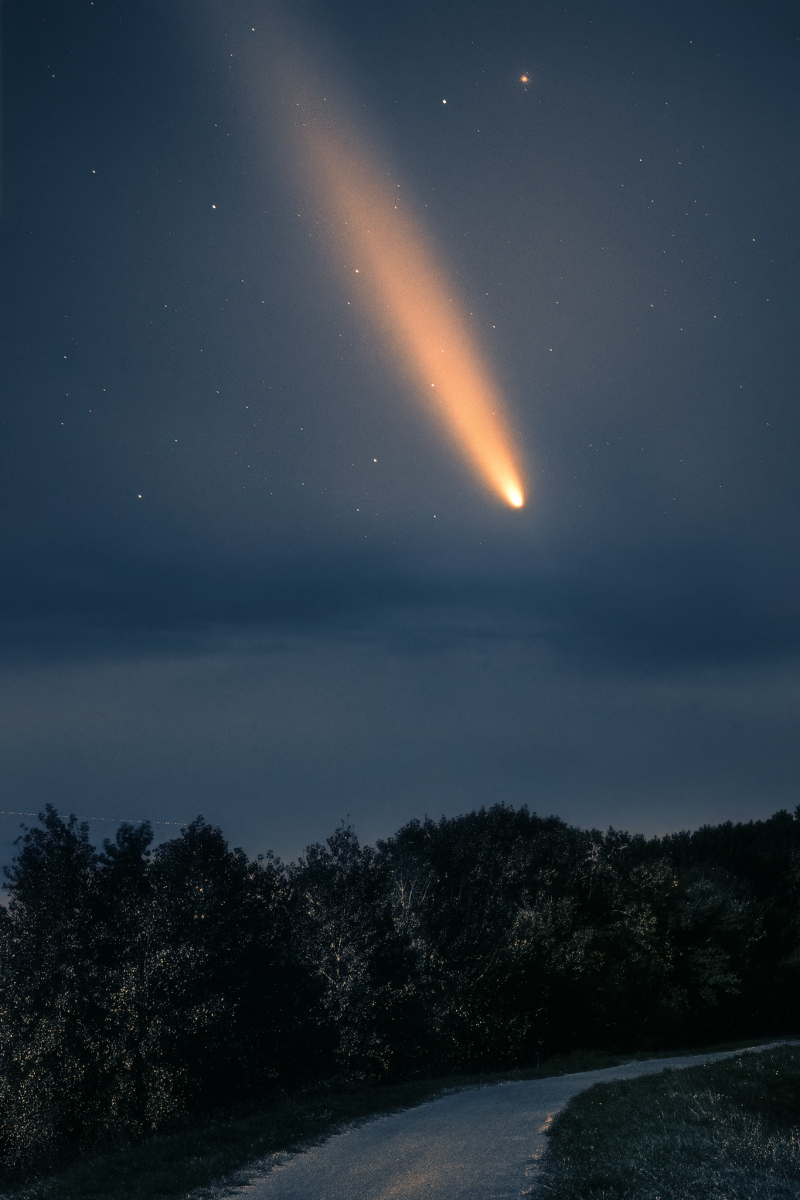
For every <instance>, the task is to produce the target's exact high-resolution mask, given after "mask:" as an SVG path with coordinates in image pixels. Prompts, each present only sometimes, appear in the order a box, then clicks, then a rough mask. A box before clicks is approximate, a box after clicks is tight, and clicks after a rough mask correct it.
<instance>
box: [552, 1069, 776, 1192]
mask: <svg viewBox="0 0 800 1200" xmlns="http://www.w3.org/2000/svg"><path fill="white" fill-rule="evenodd" d="M548 1136H549V1144H548V1148H547V1151H546V1153H545V1155H544V1156H543V1158H542V1160H541V1163H540V1174H539V1177H538V1179H537V1183H536V1187H535V1188H534V1194H535V1195H536V1196H537V1197H539V1196H540V1197H542V1200H545V1198H546V1200H600V1198H601V1197H603V1198H604V1200H789V1198H790V1197H791V1198H792V1200H797V1197H798V1196H800V1045H794V1046H781V1047H777V1048H776V1049H773V1050H767V1051H764V1052H763V1053H761V1054H743V1055H741V1056H736V1057H734V1058H730V1059H725V1060H722V1061H721V1062H716V1063H710V1064H708V1065H707V1066H698V1067H691V1068H689V1069H688V1070H679V1071H666V1072H665V1073H663V1074H660V1075H651V1076H644V1077H642V1078H639V1079H632V1080H620V1081H617V1082H615V1083H602V1084H596V1085H595V1086H594V1087H592V1088H589V1089H588V1090H587V1091H585V1092H582V1093H580V1094H579V1095H577V1096H576V1097H575V1098H574V1099H573V1100H572V1101H571V1102H570V1103H569V1104H568V1105H567V1107H566V1108H565V1109H564V1110H563V1111H562V1112H561V1113H560V1114H559V1115H558V1116H557V1117H556V1119H555V1121H554V1122H553V1124H552V1125H551V1127H550V1129H549V1130H548Z"/></svg>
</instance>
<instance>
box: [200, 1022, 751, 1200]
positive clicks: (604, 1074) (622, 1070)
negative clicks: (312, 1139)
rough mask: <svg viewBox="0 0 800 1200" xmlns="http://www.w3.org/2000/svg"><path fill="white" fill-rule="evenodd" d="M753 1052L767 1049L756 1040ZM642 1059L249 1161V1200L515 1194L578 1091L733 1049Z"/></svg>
mask: <svg viewBox="0 0 800 1200" xmlns="http://www.w3.org/2000/svg"><path fill="white" fill-rule="evenodd" d="M757 1049H759V1050H762V1049H767V1047H765V1046H759V1047H757ZM740 1053H742V1051H741V1050H737V1051H728V1052H726V1053H720V1054H712V1055H696V1056H691V1057H689V1056H686V1057H681V1058H660V1059H650V1060H648V1061H647V1062H638V1063H627V1064H625V1065H624V1066H620V1067H608V1068H606V1069H604V1070H602V1071H583V1072H581V1073H579V1074H576V1075H562V1076H558V1077H556V1078H552V1079H531V1080H524V1081H522V1082H514V1083H499V1084H493V1085H491V1086H488V1087H479V1088H470V1089H468V1090H465V1091H463V1092H456V1093H453V1094H451V1095H449V1096H443V1097H441V1098H440V1099H438V1100H430V1101H428V1102H426V1103H425V1104H421V1105H419V1106H418V1107H417V1108H411V1109H407V1110H406V1111H405V1112H401V1113H395V1114H394V1115H392V1116H388V1117H378V1118H375V1119H373V1120H370V1121H369V1122H367V1123H366V1124H364V1125H360V1126H357V1127H355V1128H351V1129H348V1130H346V1131H345V1132H343V1133H338V1134H334V1135H333V1136H332V1137H330V1138H329V1139H328V1140H327V1141H326V1142H323V1143H322V1144H321V1145H319V1146H313V1147H311V1148H310V1149H308V1150H304V1151H302V1152H300V1153H298V1154H276V1155H273V1156H271V1157H270V1158H269V1159H267V1160H265V1161H264V1162H263V1163H259V1164H258V1165H254V1167H253V1174H252V1176H251V1179H250V1182H249V1183H248V1184H246V1185H245V1186H240V1187H238V1188H232V1189H230V1190H227V1191H222V1192H220V1193H218V1195H219V1196H220V1200H221V1198H222V1197H233V1196H247V1197H249V1198H250V1200H423V1198H424V1200H519V1197H521V1196H523V1195H524V1194H525V1193H527V1192H529V1191H530V1189H531V1188H532V1187H533V1185H534V1183H535V1175H536V1159H537V1158H538V1157H539V1155H540V1154H541V1153H542V1151H543V1150H544V1147H545V1135H544V1133H543V1132H542V1126H543V1125H544V1124H545V1122H546V1121H547V1120H548V1119H549V1118H550V1117H552V1116H553V1115H554V1114H555V1113H557V1112H558V1110H559V1109H560V1108H562V1107H563V1106H564V1105H565V1104H566V1103H567V1101H568V1100H570V1099H571V1098H572V1097H573V1096H574V1095H575V1094H576V1093H577V1092H580V1091H583V1089H584V1088H587V1087H591V1086H592V1084H594V1083H600V1082H603V1081H606V1080H611V1079H632V1078H634V1077H635V1076H637V1075H650V1074H655V1073H656V1072H658V1071H663V1070H665V1069H666V1068H667V1067H690V1066H696V1065H697V1064H699V1063H704V1062H709V1061H712V1060H716V1059H719V1058H728V1057H730V1056H731V1055H732V1054H740Z"/></svg>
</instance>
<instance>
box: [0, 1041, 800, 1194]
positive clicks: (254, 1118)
mask: <svg viewBox="0 0 800 1200" xmlns="http://www.w3.org/2000/svg"><path fill="white" fill-rule="evenodd" d="M764 1040H766V1039H764ZM748 1044H753V1043H746V1042H738V1043H729V1044H725V1045H717V1046H712V1047H702V1048H701V1049H695V1050H690V1051H686V1053H710V1052H711V1051H713V1050H728V1049H737V1048H740V1047H742V1046H744V1045H748ZM675 1053H678V1052H677V1051H668V1052H665V1053H664V1056H671V1055H673V1054H675ZM653 1057H658V1056H657V1055H653V1054H638V1055H630V1054H629V1055H609V1054H602V1053H599V1052H594V1051H589V1052H582V1051H575V1052H573V1053H572V1054H569V1055H562V1056H557V1057H555V1058H551V1059H549V1060H548V1061H547V1062H546V1063H543V1064H542V1065H541V1066H540V1067H533V1068H529V1069H520V1070H509V1071H499V1072H494V1073H490V1074H480V1075H452V1076H447V1077H443V1078H437V1079H425V1080H411V1081H407V1082H404V1083H396V1084H383V1085H378V1084H376V1085H371V1086H366V1085H355V1084H353V1085H343V1084H338V1085H334V1084H330V1085H319V1084H318V1085H315V1086H314V1087H308V1088H304V1089H300V1090H298V1091H296V1092H294V1093H291V1094H289V1093H285V1092H281V1093H280V1094H277V1095H275V1096H272V1097H271V1098H268V1099H266V1100H263V1101H261V1102H259V1103H252V1104H247V1105H241V1106H240V1107H238V1108H236V1109H233V1110H227V1111H218V1112H215V1113H211V1114H209V1115H207V1116H204V1117H198V1118H195V1119H193V1120H191V1121H187V1122H186V1123H185V1124H184V1125H182V1126H181V1127H180V1128H179V1129H177V1130H176V1131H175V1132H173V1133H170V1134H162V1135H160V1136H158V1137H153V1138H149V1139H148V1140H147V1141H145V1142H142V1143H141V1144H139V1145H136V1146H129V1147H124V1148H121V1149H116V1150H113V1151H109V1152H107V1153H95V1154H87V1155H86V1156H84V1157H82V1158H81V1159H79V1160H78V1161H76V1162H75V1163H74V1164H72V1165H71V1166H70V1167H69V1168H67V1169H65V1170H63V1171H59V1172H57V1173H55V1174H50V1175H47V1176H45V1177H43V1178H41V1179H38V1180H36V1181H34V1182H32V1183H27V1184H24V1185H23V1184H19V1185H16V1186H11V1187H6V1188H4V1189H3V1190H2V1191H0V1200H178V1198H180V1200H184V1198H185V1197H187V1196H190V1197H191V1198H192V1200H200V1198H201V1197H209V1196H213V1195H215V1194H217V1195H218V1194H219V1192H218V1189H219V1186H220V1185H221V1183H222V1182H223V1181H224V1182H225V1183H226V1184H227V1185H228V1186H233V1185H234V1184H235V1183H237V1182H243V1181H244V1179H245V1178H246V1172H245V1169H246V1168H247V1167H248V1165H249V1164H252V1163H254V1162H255V1161H257V1160H258V1159H261V1158H264V1157H266V1156H267V1155H269V1154H272V1153H275V1152H277V1151H280V1150H288V1149H298V1148H301V1147H302V1146H307V1145H310V1144H313V1143H314V1142H316V1141H319V1140H321V1139H322V1138H323V1137H325V1136H328V1135H329V1134H331V1133H333V1132H335V1131H336V1130H337V1129H341V1128H344V1127H345V1126H347V1125H349V1124H352V1123H357V1122H361V1121H364V1120H367V1119H369V1118H370V1117H372V1116H376V1115H378V1114H382V1113H389V1112H395V1111H398V1110H401V1109H406V1108H412V1107H414V1106H415V1105H417V1104H421V1103H423V1102H424V1101H425V1100H430V1099H433V1098H434V1097H436V1096H440V1095H442V1094H444V1093H446V1092H448V1091H455V1090H460V1089H462V1088H467V1087H476V1086H482V1085H486V1084H491V1083H499V1082H502V1081H505V1080H512V1079H537V1078H546V1077H551V1076H555V1075H564V1074H570V1073H572V1072H575V1071H591V1070H596V1069H598V1068H602V1067H610V1066H616V1065H619V1064H620V1063H623V1062H630V1061H632V1059H645V1058H653ZM798 1063H800V1059H798ZM798 1069H800V1067H799V1068H798ZM701 1070H702V1068H701ZM691 1073H692V1074H694V1071H693V1072H691ZM641 1082H649V1080H648V1081H645V1080H643V1081H641ZM595 1090H596V1089H592V1091H591V1092H590V1093H587V1095H593V1094H594V1092H595ZM571 1108H572V1106H570V1110H568V1111H570V1112H571ZM564 1128H565V1129H566V1128H567V1126H566V1125H565V1126H564ZM554 1178H555V1177H554ZM553 1194H554V1195H558V1197H560V1198H561V1197H566V1196H567V1195H568V1196H569V1197H570V1200H573V1198H574V1197H577V1196H578V1195H579V1194H580V1195H581V1196H583V1195H584V1194H585V1195H586V1196H587V1197H589V1196H592V1197H593V1196H595V1195H597V1196H600V1195H602V1192H591V1191H589V1192H585V1193H577V1192H570V1191H563V1190H562V1191H559V1192H557V1193H553ZM623 1194H624V1195H626V1196H627V1195H628V1194H629V1193H622V1192H620V1193H619V1195H620V1196H622V1195H623ZM630 1194H631V1195H633V1193H630ZM646 1194H647V1196H648V1200H649V1197H650V1193H646ZM712 1194H713V1193H712ZM786 1194H787V1195H788V1194H789V1193H786ZM792 1194H793V1195H795V1196H796V1190H795V1192H793V1193H792ZM606 1195H609V1196H611V1195H616V1193H609V1192H607V1193H606ZM641 1195H642V1197H643V1196H644V1195H645V1193H641ZM720 1195H722V1193H720ZM775 1195H776V1196H778V1195H781V1193H775ZM636 1196H637V1200H639V1193H636ZM681 1200H685V1198H684V1197H683V1196H681ZM754 1200H755V1197H754ZM759 1200H760V1196H759Z"/></svg>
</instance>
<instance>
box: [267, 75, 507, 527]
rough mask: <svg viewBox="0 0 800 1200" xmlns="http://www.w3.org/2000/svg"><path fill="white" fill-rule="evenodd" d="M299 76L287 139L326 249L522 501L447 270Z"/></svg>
mask: <svg viewBox="0 0 800 1200" xmlns="http://www.w3.org/2000/svg"><path fill="white" fill-rule="evenodd" d="M300 74H301V73H300V72H299V71H294V72H293V73H292V77H291V79H290V80H289V79H287V91H292V92H294V95H293V97H292V99H293V101H294V103H293V105H292V108H291V110H290V111H291V112H292V114H293V116H294V118H295V119H294V121H293V123H292V124H293V137H292V141H293V144H294V147H295V149H296V148H298V147H299V148H300V149H301V155H300V160H301V162H302V163H304V167H305V169H304V171H303V175H304V180H305V183H306V187H307V191H308V193H309V199H311V200H313V201H315V208H316V210H317V211H316V216H317V218H318V220H319V225H320V228H321V229H324V230H325V232H326V234H327V241H328V244H329V247H330V248H331V249H332V250H333V252H334V254H335V257H336V258H337V260H338V261H339V262H340V263H341V265H342V267H343V269H344V271H345V272H346V274H347V275H349V277H350V278H351V279H352V278H353V272H354V267H353V263H354V261H355V262H357V263H359V267H358V268H357V269H355V273H356V274H358V277H359V285H358V286H359V297H363V299H364V301H365V305H364V307H365V309H366V311H367V312H368V313H369V314H370V316H371V317H372V319H373V320H374V322H375V325H376V331H377V332H378V333H379V335H380V336H381V337H382V339H383V340H384V342H385V343H386V344H387V346H388V347H389V348H391V350H392V351H393V355H394V357H395V360H396V361H397V362H398V365H400V366H401V367H402V368H403V369H404V370H405V372H406V374H407V375H409V377H411V378H412V379H413V380H414V382H415V385H416V391H417V394H418V396H419V397H420V398H421V399H422V401H423V403H424V405H425V408H426V410H427V411H428V413H429V414H430V415H432V416H433V417H434V419H435V420H436V421H437V423H438V424H439V425H440V426H441V427H442V429H443V430H444V431H445V432H446V433H447V434H448V435H449V438H450V440H451V441H452V442H453V443H454V444H455V445H456V446H457V447H458V449H459V450H460V452H461V453H462V454H463V455H464V457H465V459H466V460H467V462H468V463H469V464H470V466H471V467H472V469H473V470H474V471H475V472H476V473H477V475H478V476H479V478H480V479H481V480H482V481H483V483H484V484H485V485H486V486H488V487H489V488H490V489H491V491H492V492H493V493H494V494H495V496H497V497H498V498H500V499H502V500H503V501H504V503H506V504H508V505H510V506H511V507H512V508H521V507H522V506H523V504H524V503H525V495H524V488H523V482H522V470H521V468H520V465H519V462H518V454H517V449H516V446H515V440H514V437H513V436H512V431H511V422H510V421H509V420H508V418H507V416H506V413H505V403H504V399H503V397H502V395H501V393H500V390H499V388H498V387H497V385H496V383H495V381H494V379H493V378H492V373H491V371H490V369H489V366H488V363H487V362H486V361H485V359H484V357H483V355H482V353H481V351H480V349H479V347H478V345H477V344H476V340H475V337H474V334H473V331H472V329H470V327H469V325H468V322H467V319H466V317H465V316H464V314H463V313H462V312H460V311H459V307H458V305H457V303H456V301H455V299H454V288H453V286H452V283H451V281H450V279H449V277H448V273H447V271H446V270H445V269H444V267H443V265H442V263H441V262H440V260H439V256H438V255H437V253H436V251H435V249H434V248H433V246H432V245H431V243H430V240H429V238H428V236H427V234H426V233H425V232H424V230H423V229H422V227H421V226H420V225H419V223H418V222H417V221H416V220H415V219H414V218H413V217H412V216H411V214H410V213H409V212H408V211H407V209H406V207H405V205H404V204H403V203H402V202H401V198H400V197H401V191H400V188H399V184H398V183H397V180H396V178H395V179H392V178H391V176H390V174H389V173H388V172H387V171H386V169H385V167H384V166H382V165H381V164H380V163H379V162H378V161H376V156H375V155H374V154H371V153H370V152H369V150H367V149H366V148H365V147H364V144H363V139H362V138H360V137H359V136H358V135H357V134H356V133H355V132H354V130H353V129H352V128H350V127H349V126H348V124H347V122H346V121H344V120H343V119H342V117H341V114H339V113H337V114H336V116H335V118H334V115H333V113H332V111H331V108H332V106H331V104H330V103H329V102H327V103H325V104H324V106H323V105H321V104H320V103H319V102H318V101H317V100H314V99H312V98H311V96H312V95H313V93H315V92H316V91H317V90H318V88H317V87H316V86H313V85H309V84H307V85H306V86H305V87H304V88H302V90H301V89H299V88H298V85H297V80H298V76H299V75H300ZM322 95H323V93H322V92H321V91H320V96H322ZM325 95H327V97H328V101H329V100H330V96H331V93H330V91H329V90H327V91H326V93H325ZM298 96H299V99H298Z"/></svg>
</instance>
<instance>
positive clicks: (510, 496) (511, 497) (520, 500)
mask: <svg viewBox="0 0 800 1200" xmlns="http://www.w3.org/2000/svg"><path fill="white" fill-rule="evenodd" d="M506 500H507V501H508V503H509V504H510V505H511V507H512V508H522V506H523V504H524V503H525V498H524V496H523V495H522V492H521V491H520V490H519V488H518V487H517V486H516V484H513V483H512V484H510V485H509V487H507V488H506Z"/></svg>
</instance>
